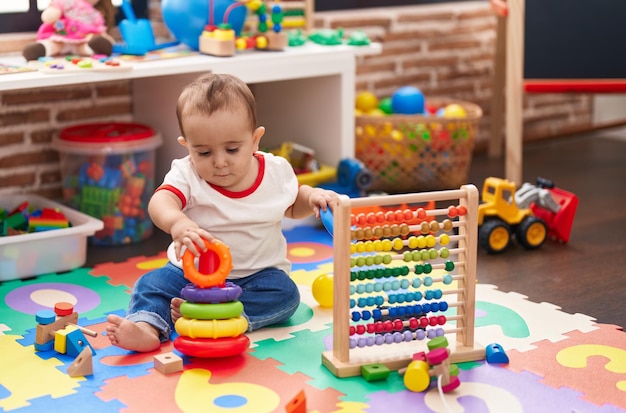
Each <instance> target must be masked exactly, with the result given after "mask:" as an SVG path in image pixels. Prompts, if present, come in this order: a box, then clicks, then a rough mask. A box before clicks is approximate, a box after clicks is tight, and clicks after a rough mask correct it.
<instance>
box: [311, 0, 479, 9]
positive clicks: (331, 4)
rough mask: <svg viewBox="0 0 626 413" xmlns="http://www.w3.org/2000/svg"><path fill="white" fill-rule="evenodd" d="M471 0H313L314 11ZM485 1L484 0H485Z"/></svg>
mask: <svg viewBox="0 0 626 413" xmlns="http://www.w3.org/2000/svg"><path fill="white" fill-rule="evenodd" d="M458 1H471V0H315V11H329V10H349V9H367V8H370V7H389V6H414V5H418V4H430V3H451V2H458ZM485 1H486V0H485Z"/></svg>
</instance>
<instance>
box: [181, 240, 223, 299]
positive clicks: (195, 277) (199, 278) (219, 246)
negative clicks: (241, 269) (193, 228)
mask: <svg viewBox="0 0 626 413" xmlns="http://www.w3.org/2000/svg"><path fill="white" fill-rule="evenodd" d="M204 245H206V247H207V251H205V252H204V253H203V254H206V253H214V254H215V255H217V258H218V260H219V266H218V268H217V270H215V272H213V273H212V274H202V273H201V272H200V271H198V270H197V269H196V264H195V257H194V255H193V253H192V252H191V251H189V250H186V251H185V253H184V254H183V271H184V272H185V278H187V279H188V280H189V281H191V282H192V283H194V284H195V285H197V286H198V287H200V288H211V287H219V286H222V285H223V284H224V282H225V281H226V277H228V274H230V270H232V268H233V261H232V258H231V256H230V249H229V248H228V246H226V244H224V243H222V242H220V241H218V240H213V242H211V241H208V240H204Z"/></svg>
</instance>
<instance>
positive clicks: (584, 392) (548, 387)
mask: <svg viewBox="0 0 626 413" xmlns="http://www.w3.org/2000/svg"><path fill="white" fill-rule="evenodd" d="M285 236H286V237H287V240H288V242H289V255H290V259H291V260H292V262H293V272H292V277H293V278H294V280H295V281H296V283H297V284H298V286H299V289H300V292H301V297H302V302H301V305H300V307H299V309H298V311H297V312H296V314H295V315H294V316H293V317H292V318H291V319H290V320H289V322H288V323H285V324H283V325H280V326H275V327H271V328H265V329H261V330H259V331H256V332H253V333H250V334H248V336H249V338H250V340H251V346H250V349H249V350H248V351H247V352H245V353H243V354H242V355H239V356H235V357H227V358H222V359H199V358H192V357H187V356H183V361H184V366H183V370H182V371H180V372H176V373H171V374H168V375H165V374H162V373H160V372H159V371H157V370H155V368H154V362H153V357H154V356H155V355H156V354H159V353H164V352H175V353H177V351H176V350H175V349H174V348H173V345H172V344H171V342H169V343H166V344H164V345H162V347H161V348H160V349H159V350H158V351H155V352H152V353H146V354H138V353H133V352H128V351H126V350H122V349H119V348H116V347H113V346H111V345H110V344H109V340H108V339H107V338H106V337H105V336H104V335H103V331H104V329H105V318H106V315H107V314H110V313H117V314H120V315H123V314H124V312H125V309H126V307H127V305H128V300H129V292H130V289H131V286H132V285H133V283H134V281H135V280H136V279H137V278H138V277H139V276H141V274H143V273H145V272H146V271H149V270H150V269H151V268H154V267H158V266H161V265H163V264H164V263H165V262H166V254H165V252H163V253H161V254H158V255H155V256H150V257H143V256H142V257H136V258H133V259H129V260H127V261H125V262H113V263H105V264H101V265H97V266H96V267H94V268H79V269H75V270H72V271H69V272H66V273H63V274H46V275H43V276H39V277H37V278H35V279H31V280H13V281H8V282H4V283H1V284H0V411H1V412H19V413H22V412H33V413H34V412H43V411H45V412H57V411H58V412H81V413H83V412H85V411H88V412H90V413H98V412H117V411H119V412H127V413H131V412H146V411H150V412H179V411H181V412H228V413H248V412H249V413H263V412H284V411H286V406H287V404H288V403H289V402H290V401H291V400H292V399H294V397H295V396H296V395H297V394H298V393H299V392H301V391H304V394H305V395H306V405H307V412H318V413H339V412H343V413H374V412H400V411H407V412H409V411H410V412H471V413H487V412H491V413H502V412H508V413H517V412H532V413H541V412H551V413H552V412H564V413H565V412H566V413H574V412H576V413H583V412H626V335H625V334H624V332H623V331H622V330H621V329H620V328H619V327H617V326H611V325H603V324H597V323H596V322H595V320H594V319H593V318H591V317H589V316H585V315H581V314H566V313H564V312H562V311H560V309H559V308H558V307H556V306H554V305H551V304H548V303H533V302H530V301H528V300H527V299H526V297H525V296H523V295H520V294H516V293H512V292H508V293H506V292H502V291H499V290H498V288H497V287H496V286H493V285H484V284H480V283H479V284H478V285H477V288H476V329H475V336H476V340H477V341H478V342H479V343H481V344H482V343H484V344H485V345H487V344H489V343H498V344H500V345H501V346H502V347H503V348H504V349H505V351H506V353H507V355H508V357H509V363H508V364H507V365H501V364H488V363H486V362H483V361H481V362H470V363H460V364H459V365H458V366H459V369H460V373H459V378H460V381H461V385H460V386H459V387H458V388H457V389H456V390H454V391H453V392H451V393H447V394H445V396H444V398H443V399H442V397H440V394H439V393H438V391H437V388H436V386H435V387H434V388H433V387H432V386H431V388H429V389H428V390H427V391H425V392H421V393H416V392H411V391H409V390H407V388H406V387H405V386H404V383H403V380H402V377H401V376H400V375H398V374H397V373H396V372H393V373H391V374H390V375H389V377H387V379H385V380H380V381H366V380H365V379H364V378H362V377H349V378H337V377H335V376H334V375H332V374H331V373H330V372H329V371H328V370H326V368H325V367H324V366H323V365H322V363H321V354H322V352H323V351H326V350H328V349H329V347H330V346H331V345H332V328H331V327H332V309H330V308H323V307H320V306H319V305H318V303H317V302H316V301H315V299H314V298H313V295H312V293H311V286H312V283H313V281H314V280H315V279H316V278H317V277H318V276H319V275H321V274H324V273H332V240H331V238H330V236H329V235H328V233H327V232H326V231H325V230H323V229H321V228H318V227H309V226H301V227H295V228H292V229H289V230H286V231H285ZM478 275H479V276H480V274H478ZM59 301H67V302H71V303H73V304H74V308H75V311H77V312H78V314H79V321H78V324H79V325H81V326H83V327H86V328H89V329H91V330H94V331H96V332H97V333H98V336H97V337H95V338H94V337H88V338H87V339H88V341H89V343H90V344H91V346H92V347H93V349H94V350H95V355H94V356H93V374H92V375H89V376H86V377H82V376H81V377H70V375H68V374H67V369H68V367H69V366H70V365H71V364H72V362H73V361H74V358H73V357H69V356H67V355H64V354H60V353H57V352H56V351H54V350H49V351H35V350H34V342H35V334H36V333H35V330H36V324H37V323H36V321H35V316H34V314H35V313H36V312H37V311H38V310H40V309H44V308H51V307H53V306H54V304H55V303H56V302H59ZM177 354H180V353H177Z"/></svg>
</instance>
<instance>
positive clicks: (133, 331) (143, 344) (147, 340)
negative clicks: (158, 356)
mask: <svg viewBox="0 0 626 413" xmlns="http://www.w3.org/2000/svg"><path fill="white" fill-rule="evenodd" d="M107 321H108V322H109V325H108V326H107V327H106V332H107V337H109V340H110V341H111V344H113V345H114V346H117V347H121V348H123V349H126V350H133V351H139V352H148V351H152V350H156V349H158V348H159V347H160V346H161V340H160V339H159V332H158V331H157V330H156V329H155V328H154V327H152V326H151V325H150V324H147V323H144V322H141V321H140V322H138V323H134V322H132V321H130V320H127V319H125V318H123V317H120V316H118V315H116V314H109V315H108V316H107Z"/></svg>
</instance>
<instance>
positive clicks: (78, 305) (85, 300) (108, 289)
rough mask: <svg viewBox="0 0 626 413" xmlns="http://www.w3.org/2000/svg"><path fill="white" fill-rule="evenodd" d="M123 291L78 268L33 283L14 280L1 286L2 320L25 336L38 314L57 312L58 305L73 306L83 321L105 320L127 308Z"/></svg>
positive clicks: (126, 299) (46, 276) (15, 332)
mask: <svg viewBox="0 0 626 413" xmlns="http://www.w3.org/2000/svg"><path fill="white" fill-rule="evenodd" d="M128 300H129V297H128V294H127V293H126V291H125V288H123V287H114V286H111V285H109V284H108V283H107V280H105V279H102V278H96V277H92V276H91V275H89V269H87V268H78V269H75V270H72V271H69V272H66V273H62V274H55V273H52V274H45V275H40V276H38V277H37V278H33V279H30V280H25V281H23V280H12V281H7V282H3V283H2V284H0V303H2V305H0V320H3V322H5V323H7V325H8V326H9V327H10V328H11V329H12V331H13V333H14V334H19V335H23V334H24V333H25V332H26V331H27V330H29V329H32V328H34V327H35V326H36V324H37V323H36V321H35V314H36V313H37V311H39V310H43V309H51V308H54V305H55V304H56V303H57V302H59V301H67V302H70V303H72V304H73V305H74V310H75V311H76V312H78V314H79V317H82V318H87V319H89V318H97V317H102V314H106V313H108V312H110V311H114V310H117V309H119V308H126V307H127V306H128Z"/></svg>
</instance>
